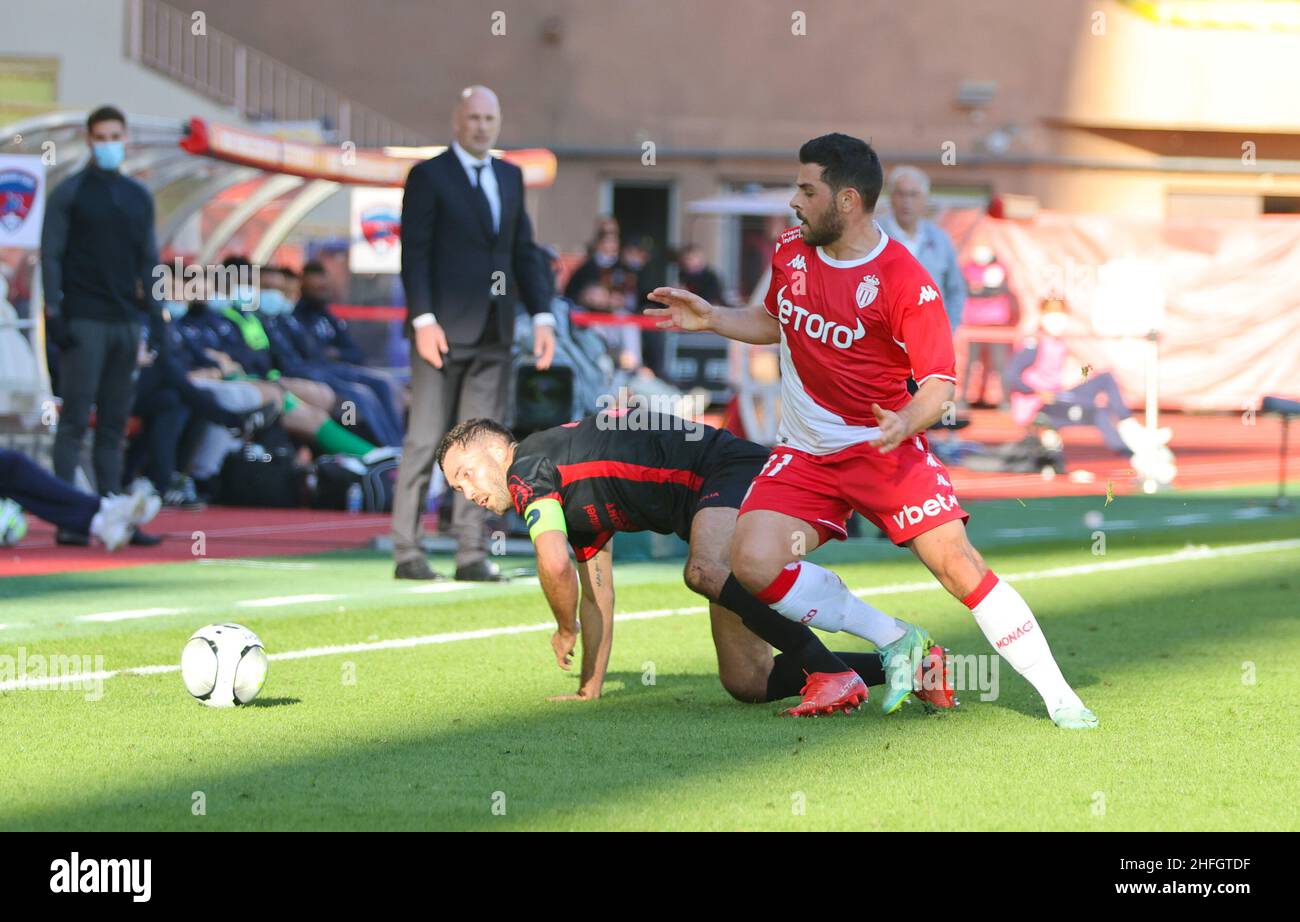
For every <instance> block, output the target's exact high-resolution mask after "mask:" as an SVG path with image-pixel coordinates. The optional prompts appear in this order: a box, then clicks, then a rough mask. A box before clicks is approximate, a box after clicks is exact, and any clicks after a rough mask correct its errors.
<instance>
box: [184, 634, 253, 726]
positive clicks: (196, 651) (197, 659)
mask: <svg viewBox="0 0 1300 922" xmlns="http://www.w3.org/2000/svg"><path fill="white" fill-rule="evenodd" d="M266 668H267V660H266V651H265V650H264V649H263V648H262V641H261V639H260V638H259V637H258V636H257V635H256V634H254V633H253V632H252V631H250V630H249V629H248V628H246V627H244V626H243V625H242V624H209V625H208V626H207V627H204V628H199V629H198V630H197V631H195V632H194V634H193V635H192V636H191V637H190V639H189V640H188V641H187V642H186V644H185V649H183V650H182V651H181V679H182V680H183V681H184V682H185V687H186V688H187V689H189V693H190V694H191V695H193V696H194V697H195V698H197V699H199V700H200V701H202V702H203V703H204V704H206V705H207V706H208V707H210V708H228V707H234V706H235V705H238V704H248V702H250V701H252V700H253V699H254V698H256V697H257V694H258V692H260V691H261V690H262V686H263V685H264V684H266Z"/></svg>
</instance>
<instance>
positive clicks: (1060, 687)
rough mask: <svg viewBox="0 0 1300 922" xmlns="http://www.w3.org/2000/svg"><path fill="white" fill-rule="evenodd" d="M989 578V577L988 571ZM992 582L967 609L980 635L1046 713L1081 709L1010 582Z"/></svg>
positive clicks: (1038, 628) (1037, 627)
mask: <svg viewBox="0 0 1300 922" xmlns="http://www.w3.org/2000/svg"><path fill="white" fill-rule="evenodd" d="M989 576H993V574H992V573H991V572H990V574H989ZM993 579H994V580H995V581H996V582H995V583H994V585H993V588H992V589H990V590H988V594H987V595H985V596H984V598H983V599H981V600H980V601H979V602H977V603H976V604H975V605H974V606H973V607H972V608H971V614H973V615H974V616H975V623H976V624H978V625H979V627H980V630H981V631H983V632H984V636H985V637H987V638H988V641H989V643H991V644H993V647H994V649H996V650H997V651H998V653H1000V654H1001V655H1002V658H1003V659H1004V660H1006V661H1007V662H1008V663H1009V664H1010V665H1011V668H1012V669H1014V670H1015V671H1016V672H1018V673H1020V674H1021V675H1022V676H1024V677H1025V680H1026V681H1028V682H1029V684H1030V685H1032V686H1034V688H1035V689H1036V690H1037V691H1038V694H1040V695H1042V696H1043V704H1045V705H1046V706H1047V713H1048V714H1051V713H1052V712H1053V711H1056V710H1058V709H1059V708H1062V707H1083V702H1082V701H1080V700H1079V696H1078V695H1077V694H1075V692H1074V689H1072V688H1071V687H1070V685H1069V683H1068V682H1066V681H1065V676H1063V675H1061V667H1060V666H1058V665H1056V660H1055V659H1053V658H1052V650H1051V648H1050V647H1048V645H1047V638H1046V637H1044V636H1043V631H1042V628H1040V627H1039V626H1038V619H1037V618H1035V617H1034V613H1033V612H1032V611H1030V610H1029V606H1028V605H1026V604H1025V600H1024V599H1022V598H1021V597H1020V593H1018V592H1016V590H1015V589H1014V588H1013V587H1012V585H1011V584H1010V583H1008V582H1004V581H1003V580H1000V579H998V578H997V577H996V576H994V577H993ZM978 591H979V590H976V592H978ZM973 594H974V593H972V595H973ZM969 602H970V596H967V604H969Z"/></svg>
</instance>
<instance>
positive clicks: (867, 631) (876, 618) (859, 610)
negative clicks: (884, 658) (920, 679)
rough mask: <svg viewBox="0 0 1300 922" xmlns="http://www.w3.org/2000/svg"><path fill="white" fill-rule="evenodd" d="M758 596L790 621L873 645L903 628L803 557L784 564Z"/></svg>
mask: <svg viewBox="0 0 1300 922" xmlns="http://www.w3.org/2000/svg"><path fill="white" fill-rule="evenodd" d="M758 598H759V599H761V600H762V601H763V602H764V603H765V604H767V605H770V606H771V607H772V608H773V609H774V610H775V611H777V612H779V613H780V614H782V615H784V616H785V617H787V618H789V619H790V620H791V621H797V622H799V623H800V624H807V625H810V626H812V627H815V628H817V629H818V630H819V631H829V632H831V633H835V632H836V631H847V632H848V633H850V634H853V635H854V636H856V637H861V638H862V639H863V640H869V641H871V642H872V643H873V644H875V645H876V646H877V647H883V646H884V645H885V644H887V643H892V642H893V641H895V640H897V639H898V638H900V637H902V636H903V634H904V632H905V629H904V628H902V627H899V625H898V622H897V621H895V620H894V619H893V618H891V617H890V616H889V615H887V614H885V613H884V612H882V611H881V610H880V609H878V608H876V607H874V606H872V605H869V604H867V603H866V602H864V601H862V600H861V599H859V598H858V597H857V596H855V595H854V594H853V593H851V592H849V590H848V587H847V586H845V585H844V580H842V579H840V578H839V577H838V576H836V575H835V574H834V573H832V572H831V571H830V570H827V569H826V568H825V567H819V566H817V564H815V563H808V562H807V561H806V560H805V561H801V562H800V563H792V564H787V565H786V568H785V569H784V570H782V571H781V575H780V576H778V577H777V578H776V579H775V580H773V581H772V585H770V586H768V587H767V588H766V589H764V590H763V591H762V592H760V593H758Z"/></svg>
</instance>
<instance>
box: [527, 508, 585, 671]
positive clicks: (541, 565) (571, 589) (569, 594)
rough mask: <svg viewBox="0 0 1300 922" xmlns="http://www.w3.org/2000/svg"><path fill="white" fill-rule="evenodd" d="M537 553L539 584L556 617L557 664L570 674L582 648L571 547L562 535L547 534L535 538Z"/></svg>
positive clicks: (576, 583)
mask: <svg viewBox="0 0 1300 922" xmlns="http://www.w3.org/2000/svg"><path fill="white" fill-rule="evenodd" d="M533 547H534V549H535V550H536V551H537V580H538V582H540V583H541V584H542V592H543V593H545V595H546V601H547V603H548V604H549V605H550V606H551V613H552V614H553V615H555V624H556V631H555V633H554V634H552V635H551V649H552V650H554V651H555V662H556V665H558V666H559V667H560V668H561V669H563V670H564V671H565V672H568V671H569V668H570V664H571V662H572V657H573V648H574V647H576V646H577V645H578V615H577V612H578V580H577V575H576V573H575V572H574V568H573V562H572V561H571V560H569V543H568V540H567V539H566V537H565V534H564V532H562V531H545V532H542V533H541V534H539V535H537V536H536V537H534V538H533Z"/></svg>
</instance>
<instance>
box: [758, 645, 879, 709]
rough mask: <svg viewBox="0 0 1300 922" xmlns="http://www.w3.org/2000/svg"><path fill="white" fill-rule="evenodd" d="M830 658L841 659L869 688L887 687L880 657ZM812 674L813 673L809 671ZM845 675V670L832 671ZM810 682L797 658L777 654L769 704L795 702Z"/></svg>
mask: <svg viewBox="0 0 1300 922" xmlns="http://www.w3.org/2000/svg"><path fill="white" fill-rule="evenodd" d="M831 656H834V657H838V658H839V659H840V660H841V661H842V662H843V663H844V664H845V665H846V666H848V667H849V668H850V669H852V670H853V671H854V672H856V673H857V674H858V675H859V676H861V677H862V681H863V682H865V683H866V684H867V685H884V684H885V668H884V667H883V666H881V665H880V654H879V653H832V654H831ZM808 671H809V672H812V671H814V670H811V669H810V670H808ZM823 671H826V670H823ZM832 671H836V672H844V671H845V670H843V669H838V670H832ZM807 680H808V678H807V676H805V675H804V669H803V665H802V664H801V663H800V662H799V659H798V657H797V656H791V655H790V654H788V653H778V654H777V655H776V657H775V658H774V659H773V660H772V671H771V673H769V674H768V677H767V698H765V699H764V700H766V701H780V700H781V699H782V698H792V697H794V696H795V695H797V694H799V691H800V689H802V688H803V684H804V682H806V681H807Z"/></svg>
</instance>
